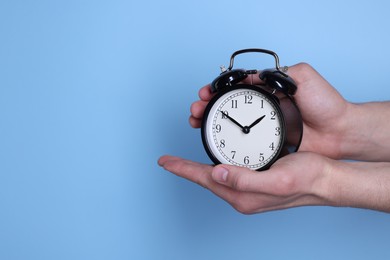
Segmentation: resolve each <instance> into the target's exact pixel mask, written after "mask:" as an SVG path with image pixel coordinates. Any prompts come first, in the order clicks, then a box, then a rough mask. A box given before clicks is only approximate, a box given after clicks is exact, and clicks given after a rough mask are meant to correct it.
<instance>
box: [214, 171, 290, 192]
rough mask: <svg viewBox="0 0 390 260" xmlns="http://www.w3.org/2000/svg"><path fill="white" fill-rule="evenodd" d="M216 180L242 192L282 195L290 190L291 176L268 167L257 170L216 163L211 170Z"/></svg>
mask: <svg viewBox="0 0 390 260" xmlns="http://www.w3.org/2000/svg"><path fill="white" fill-rule="evenodd" d="M212 178H213V180H215V181H216V182H218V183H220V184H222V185H226V186H228V187H230V188H232V189H234V190H237V191H242V192H256V193H265V194H271V195H276V196H284V195H287V194H289V193H290V192H291V190H292V185H293V178H292V176H290V175H289V174H288V172H286V173H281V172H280V171H279V172H278V170H277V169H272V168H271V169H270V170H267V171H264V172H257V171H253V170H250V169H247V168H243V167H237V166H233V165H218V166H216V167H215V168H214V169H213V171H212Z"/></svg>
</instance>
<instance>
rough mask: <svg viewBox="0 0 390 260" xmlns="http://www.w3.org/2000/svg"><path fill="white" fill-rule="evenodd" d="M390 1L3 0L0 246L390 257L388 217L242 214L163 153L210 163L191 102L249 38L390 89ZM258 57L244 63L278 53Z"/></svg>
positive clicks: (43, 250)
mask: <svg viewBox="0 0 390 260" xmlns="http://www.w3.org/2000/svg"><path fill="white" fill-rule="evenodd" d="M389 10H390V5H389V4H388V2H386V1H378V0H376V1H375V0H371V1H356V0H355V1H344V2H342V1H339V0H337V1H330V0H326V1H260V0H254V1H205V0H197V1H178V0H168V1H148V0H144V1H137V2H136V1H120V0H112V1H73V0H72V1H69V0H68V1H17V0H10V1H7V0H2V1H1V2H0V259H354V260H357V259H389V258H390V250H389V243H390V239H389V234H390V215H387V214H384V213H380V212H374V211H369V210H361V209H345V208H344V209H342V208H330V207H302V208H296V209H289V210H283V211H276V212H268V213H264V214H258V215H252V216H245V215H241V214H239V213H237V212H236V211H235V210H234V209H232V208H231V207H230V206H229V205H228V204H226V203H225V202H224V201H222V200H221V199H219V198H217V197H215V196H214V195H213V194H211V193H210V192H209V191H207V190H204V189H203V188H200V187H198V186H197V185H194V184H192V183H190V182H188V181H186V180H183V179H180V178H178V177H176V176H174V175H172V174H169V173H167V172H165V171H164V170H162V169H160V168H159V167H158V166H157V163H156V161H157V159H158V157H159V156H160V155H162V154H165V153H169V154H175V155H179V156H183V157H186V158H190V159H192V160H195V161H201V162H205V163H209V159H208V158H207V157H206V154H205V152H204V150H203V147H202V145H201V139H200V135H199V130H194V129H192V128H190V126H189V125H188V121H187V120H188V116H189V106H190V104H191V103H192V102H193V101H195V100H196V99H197V92H198V89H199V88H200V87H201V86H203V85H205V84H206V83H208V82H209V81H211V80H212V79H214V78H215V77H216V76H217V75H218V73H219V65H221V64H225V65H228V61H229V57H230V55H231V53H232V52H234V51H235V50H238V49H242V48H248V47H259V48H267V49H271V50H274V51H275V52H277V53H278V54H279V56H280V59H281V63H282V65H292V64H295V63H298V62H301V61H305V62H308V63H310V64H312V65H313V66H314V67H315V68H316V69H317V70H318V71H319V72H320V73H321V74H322V75H323V76H325V77H326V78H327V79H328V80H329V81H330V82H331V83H332V84H333V85H334V86H335V87H336V88H337V89H338V90H339V91H340V92H341V93H342V94H343V95H344V96H345V97H346V98H347V99H348V100H350V101H353V102H365V101H373V100H388V99H389V97H390V83H389V76H388V75H389V62H388V61H389V59H390V50H389V46H390V37H389V35H390V34H389V26H390V15H389ZM256 58H257V57H256ZM259 58H260V57H259ZM257 62H258V63H256V62H255V61H254V60H252V59H249V58H246V57H243V58H242V59H241V60H240V61H238V60H237V63H236V65H237V67H240V65H241V66H242V67H247V68H250V67H253V68H255V67H256V66H257V67H258V68H263V67H270V66H273V61H272V59H270V60H267V59H265V58H264V62H263V61H261V62H263V63H261V62H260V59H258V61H257ZM259 62H260V63H259ZM249 64H250V65H249ZM252 65H253V66H252ZM356 127H359V126H356Z"/></svg>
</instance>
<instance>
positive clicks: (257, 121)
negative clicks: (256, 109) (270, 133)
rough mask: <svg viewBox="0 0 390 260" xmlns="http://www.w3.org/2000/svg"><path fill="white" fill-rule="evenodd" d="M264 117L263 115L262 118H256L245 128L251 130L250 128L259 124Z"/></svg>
mask: <svg viewBox="0 0 390 260" xmlns="http://www.w3.org/2000/svg"><path fill="white" fill-rule="evenodd" d="M264 117H265V115H264V116H262V117H260V118H258V119H257V120H256V121H255V122H253V123H252V124H251V125H250V126H247V127H248V128H249V129H251V128H252V127H254V126H255V125H257V124H258V123H260V121H261V120H263V118H264Z"/></svg>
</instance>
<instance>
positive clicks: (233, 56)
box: [227, 48, 287, 77]
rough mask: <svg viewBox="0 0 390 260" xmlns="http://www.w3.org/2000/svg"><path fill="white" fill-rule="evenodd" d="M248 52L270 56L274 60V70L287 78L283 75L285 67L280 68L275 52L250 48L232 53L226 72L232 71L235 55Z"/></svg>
mask: <svg viewBox="0 0 390 260" xmlns="http://www.w3.org/2000/svg"><path fill="white" fill-rule="evenodd" d="M248 52H260V53H266V54H269V55H272V56H273V57H274V58H275V67H276V70H278V71H279V72H280V73H282V74H283V75H284V76H286V77H287V75H286V74H285V72H286V71H287V67H286V66H284V67H280V64H279V57H278V55H277V54H276V53H275V52H273V51H270V50H266V49H256V48H251V49H243V50H238V51H236V52H234V53H233V54H232V56H231V57H230V65H229V67H228V68H227V70H232V69H233V64H234V58H235V57H236V56H237V55H239V54H243V53H248Z"/></svg>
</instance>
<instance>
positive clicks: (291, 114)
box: [201, 69, 303, 170]
mask: <svg viewBox="0 0 390 260" xmlns="http://www.w3.org/2000/svg"><path fill="white" fill-rule="evenodd" d="M249 74H256V75H257V71H254V70H244V69H234V70H228V71H225V72H222V73H221V75H219V76H218V77H217V78H216V79H215V80H214V81H213V82H212V83H211V91H212V92H213V93H216V95H215V96H214V97H213V99H212V100H210V102H209V104H208V106H207V107H206V110H205V115H207V113H208V112H209V110H210V109H211V105H212V104H213V103H214V100H215V99H218V98H219V97H220V96H221V95H222V94H224V93H226V92H228V91H230V90H232V89H235V88H239V87H244V88H245V86H248V85H249V86H252V87H255V89H259V91H260V92H263V93H266V94H267V96H268V97H270V98H272V99H274V100H275V101H276V102H277V104H279V107H280V110H281V112H282V115H283V118H284V126H285V128H284V129H285V132H284V144H283V147H282V149H281V151H280V153H279V155H278V156H276V157H275V160H274V161H276V160H277V159H279V158H281V157H283V156H286V155H288V154H290V153H294V152H297V151H298V149H299V147H300V144H301V141H302V136H303V121H302V115H301V113H300V110H299V107H298V105H297V104H296V102H295V100H294V97H293V95H294V94H295V93H296V91H297V86H296V84H295V82H294V80H293V79H292V78H291V77H289V76H288V75H287V74H285V73H283V72H281V71H280V70H278V69H266V70H263V71H261V72H260V73H259V78H260V79H261V80H262V82H264V83H263V84H256V85H252V84H247V83H244V82H243V80H244V79H246V78H247V77H248V75H249ZM205 121H206V120H203V122H202V127H201V132H202V142H203V146H204V148H205V150H206V152H207V154H208V156H209V157H210V159H211V160H212V161H213V162H214V163H215V164H220V162H219V161H218V160H217V159H216V158H215V157H214V155H213V154H212V153H211V152H210V151H209V148H208V144H207V142H206V140H205V134H204V131H205V129H204V128H205V123H206V122H205ZM274 161H272V162H271V163H269V164H268V165H267V166H266V167H263V168H261V169H259V170H266V169H268V168H269V167H270V166H271V165H272V163H273V162H274Z"/></svg>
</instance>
